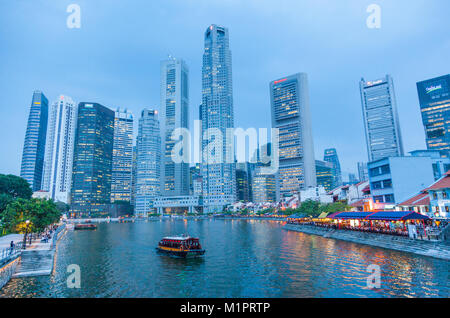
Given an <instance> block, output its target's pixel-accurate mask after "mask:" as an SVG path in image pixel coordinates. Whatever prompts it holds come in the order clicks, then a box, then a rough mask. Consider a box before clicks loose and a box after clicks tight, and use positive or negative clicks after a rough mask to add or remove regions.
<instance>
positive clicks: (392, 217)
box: [328, 211, 430, 221]
mask: <svg viewBox="0 0 450 318" xmlns="http://www.w3.org/2000/svg"><path fill="white" fill-rule="evenodd" d="M328 217H329V218H333V219H341V220H375V221H376V220H381V221H406V220H429V219H430V218H429V217H428V216H426V215H423V214H420V213H417V212H413V211H380V212H340V213H333V215H329V216H328Z"/></svg>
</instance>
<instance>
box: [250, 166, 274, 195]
mask: <svg viewBox="0 0 450 318" xmlns="http://www.w3.org/2000/svg"><path fill="white" fill-rule="evenodd" d="M261 168H262V166H258V167H256V168H255V172H254V176H253V179H252V190H253V202H254V203H265V202H275V201H276V194H277V193H276V192H277V191H276V179H275V176H274V175H273V174H265V173H262V172H261Z"/></svg>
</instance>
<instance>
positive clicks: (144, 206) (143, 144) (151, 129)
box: [134, 109, 161, 217]
mask: <svg viewBox="0 0 450 318" xmlns="http://www.w3.org/2000/svg"><path fill="white" fill-rule="evenodd" d="M136 149H137V157H136V205H135V210H134V213H135V215H136V216H138V217H146V216H148V214H149V213H154V212H155V211H156V210H155V208H154V206H153V203H154V201H155V198H156V197H158V196H159V195H160V193H161V191H160V190H161V180H160V176H161V135H160V126H159V120H158V112H157V111H156V110H150V109H144V110H143V111H142V112H141V118H140V119H139V130H138V136H137V141H136Z"/></svg>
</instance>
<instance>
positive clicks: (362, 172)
mask: <svg viewBox="0 0 450 318" xmlns="http://www.w3.org/2000/svg"><path fill="white" fill-rule="evenodd" d="M358 177H359V181H361V182H362V181H367V180H369V171H368V170H367V162H358Z"/></svg>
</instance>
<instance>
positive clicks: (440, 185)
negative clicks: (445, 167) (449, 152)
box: [425, 170, 450, 190]
mask: <svg viewBox="0 0 450 318" xmlns="http://www.w3.org/2000/svg"><path fill="white" fill-rule="evenodd" d="M445 188H450V170H449V171H447V172H446V173H445V176H444V177H442V178H440V179H439V180H438V181H436V182H435V183H433V184H432V185H431V186H430V187H429V188H427V189H425V190H439V189H445Z"/></svg>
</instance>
